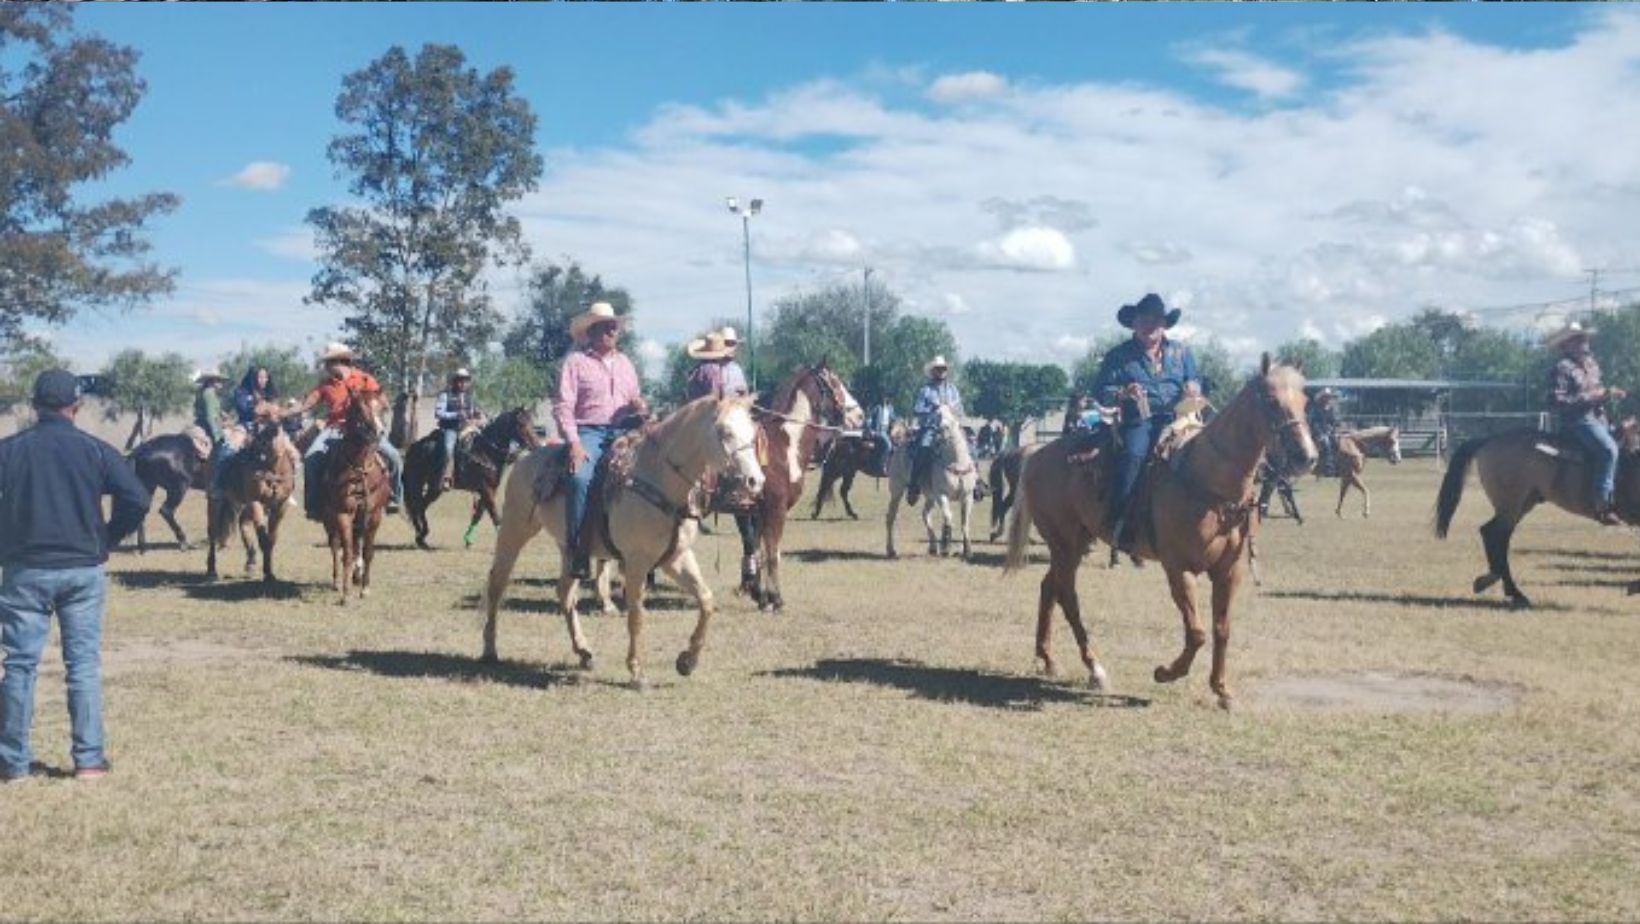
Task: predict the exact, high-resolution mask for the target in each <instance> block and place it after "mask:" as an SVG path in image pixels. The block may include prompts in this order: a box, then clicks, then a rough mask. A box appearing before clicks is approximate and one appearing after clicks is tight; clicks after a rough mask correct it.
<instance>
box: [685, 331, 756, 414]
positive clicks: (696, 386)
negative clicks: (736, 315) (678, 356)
mask: <svg viewBox="0 0 1640 924" xmlns="http://www.w3.org/2000/svg"><path fill="white" fill-rule="evenodd" d="M726 333H727V334H732V333H734V330H733V329H732V328H725V329H724V330H714V331H711V332H709V333H708V334H706V335H705V336H704V337H697V338H696V339H694V340H691V341H689V344H688V346H686V347H685V348H684V352H686V353H688V354H689V358H690V359H692V360H694V361H695V368H693V369H691V370H689V379H688V381H687V382H686V384H685V390H684V395H685V400H688V401H693V400H695V399H696V398H700V397H704V396H706V395H721V396H726V397H740V396H741V395H744V394H746V391H747V387H746V373H744V372H742V371H741V370H740V364H739V363H737V362H735V359H734V357H735V351H734V347H731V346H730V345H729V340H728V337H727V336H725V334H726ZM731 369H732V370H733V374H731Z"/></svg>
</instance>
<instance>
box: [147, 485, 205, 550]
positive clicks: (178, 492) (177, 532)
mask: <svg viewBox="0 0 1640 924" xmlns="http://www.w3.org/2000/svg"><path fill="white" fill-rule="evenodd" d="M187 495H188V486H187V485H183V486H182V487H181V488H176V487H168V488H166V489H165V503H163V504H161V505H160V507H159V515H160V517H161V518H162V519H164V520H165V525H166V526H169V527H171V534H172V535H174V536H176V539H177V549H178V550H179V551H183V552H187V551H189V550H191V549H193V546H192V545H189V544H188V534H187V533H186V532H183V530H182V524H181V523H178V522H177V508H178V507H180V506H182V499H183V498H184V497H186V496H187ZM137 543H138V548H139V549H141V550H142V551H147V549H146V548H144V546H146V545H147V539H146V537H144V536H142V535H140V534H139V535H138V537H137Z"/></svg>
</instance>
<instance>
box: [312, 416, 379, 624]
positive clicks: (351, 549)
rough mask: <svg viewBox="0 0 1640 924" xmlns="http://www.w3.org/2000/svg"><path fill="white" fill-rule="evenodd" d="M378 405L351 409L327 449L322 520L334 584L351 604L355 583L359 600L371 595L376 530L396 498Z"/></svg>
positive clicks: (343, 601)
mask: <svg viewBox="0 0 1640 924" xmlns="http://www.w3.org/2000/svg"><path fill="white" fill-rule="evenodd" d="M380 412H381V408H380V407H375V406H372V402H371V401H369V400H367V399H365V398H355V399H354V400H353V402H352V403H350V404H349V405H348V406H347V419H346V420H345V421H344V422H343V423H342V435H341V437H340V438H339V439H335V440H332V441H331V444H330V446H329V448H328V449H327V450H326V451H327V453H328V454H329V456H330V458H329V459H328V460H327V462H326V465H325V484H324V494H323V502H322V507H321V511H322V512H321V516H322V518H323V519H324V524H325V535H326V536H328V537H329V539H330V583H331V587H332V588H334V589H335V590H336V591H337V593H339V594H340V595H341V597H340V599H339V600H338V601H337V602H338V603H339V604H341V605H343V606H346V605H347V592H348V590H349V588H350V587H351V586H352V584H353V582H354V581H355V580H356V581H357V583H358V587H359V597H360V598H361V599H362V598H363V597H365V596H366V595H368V594H369V593H370V562H371V559H373V558H375V556H376V530H377V529H378V528H380V527H381V525H382V511H384V510H386V509H387V499H388V496H389V495H390V494H392V485H390V484H389V483H388V477H387V466H386V464H385V463H383V462H382V459H381V454H380V453H379V452H378V451H377V449H376V445H377V444H378V443H380V442H381V438H382V427H381V422H380V419H379V416H378V415H379V414H380Z"/></svg>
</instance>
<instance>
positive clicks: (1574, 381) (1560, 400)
mask: <svg viewBox="0 0 1640 924" xmlns="http://www.w3.org/2000/svg"><path fill="white" fill-rule="evenodd" d="M1593 335H1594V330H1593V329H1590V328H1585V327H1583V326H1582V325H1581V324H1578V323H1577V322H1576V321H1573V322H1572V323H1570V324H1567V325H1566V326H1565V327H1563V328H1561V329H1560V330H1558V331H1555V332H1554V333H1552V334H1550V335H1549V336H1548V338H1546V339H1545V340H1544V346H1546V347H1548V348H1549V349H1551V350H1558V351H1559V352H1560V359H1559V361H1557V362H1556V363H1555V367H1554V369H1553V370H1552V371H1551V372H1550V373H1549V408H1550V410H1552V411H1553V412H1554V414H1555V417H1556V419H1557V420H1559V421H1560V426H1561V429H1562V430H1565V431H1566V432H1568V433H1570V434H1571V435H1572V436H1573V437H1574V438H1576V439H1577V441H1578V442H1579V443H1581V444H1582V445H1583V448H1584V449H1586V450H1588V452H1589V455H1590V457H1591V459H1592V460H1593V462H1594V465H1593V466H1591V469H1592V471H1593V474H1594V484H1593V491H1594V500H1595V518H1596V519H1598V520H1599V521H1600V522H1601V523H1604V524H1606V525H1607V526H1617V525H1619V524H1620V523H1621V520H1619V519H1618V517H1617V513H1616V511H1615V510H1613V505H1612V499H1613V495H1614V492H1615V490H1616V485H1617V441H1616V440H1615V439H1613V438H1612V434H1611V430H1609V429H1608V428H1607V422H1606V402H1607V401H1608V400H1612V401H1621V400H1622V399H1623V398H1625V397H1627V396H1628V392H1626V391H1624V390H1623V389H1621V388H1614V387H1607V386H1603V385H1601V384H1600V364H1599V363H1597V362H1595V359H1594V350H1593V348H1592V345H1591V343H1590V338H1591V337H1592V336H1593Z"/></svg>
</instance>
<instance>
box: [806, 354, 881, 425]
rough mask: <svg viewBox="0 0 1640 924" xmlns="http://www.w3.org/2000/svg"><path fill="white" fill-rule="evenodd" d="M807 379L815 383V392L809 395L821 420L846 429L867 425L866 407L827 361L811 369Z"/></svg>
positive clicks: (808, 381)
mask: <svg viewBox="0 0 1640 924" xmlns="http://www.w3.org/2000/svg"><path fill="white" fill-rule="evenodd" d="M805 381H806V382H807V383H811V384H812V385H813V390H814V393H813V394H811V395H810V396H809V397H810V400H811V401H813V402H814V407H815V412H816V413H817V414H819V416H820V419H821V420H823V421H825V422H826V423H827V424H830V425H831V426H833V427H842V428H844V429H846V430H858V429H860V427H862V426H864V425H865V422H866V412H865V409H864V408H862V407H860V402H858V401H856V400H854V395H852V394H850V393H849V390H848V386H847V385H844V384H843V380H842V378H841V377H840V376H838V375H837V373H835V372H833V371H831V367H830V366H828V365H827V364H826V363H825V362H821V363H820V364H819V365H816V366H815V367H814V368H812V369H810V370H809V371H808V375H807V376H805Z"/></svg>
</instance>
